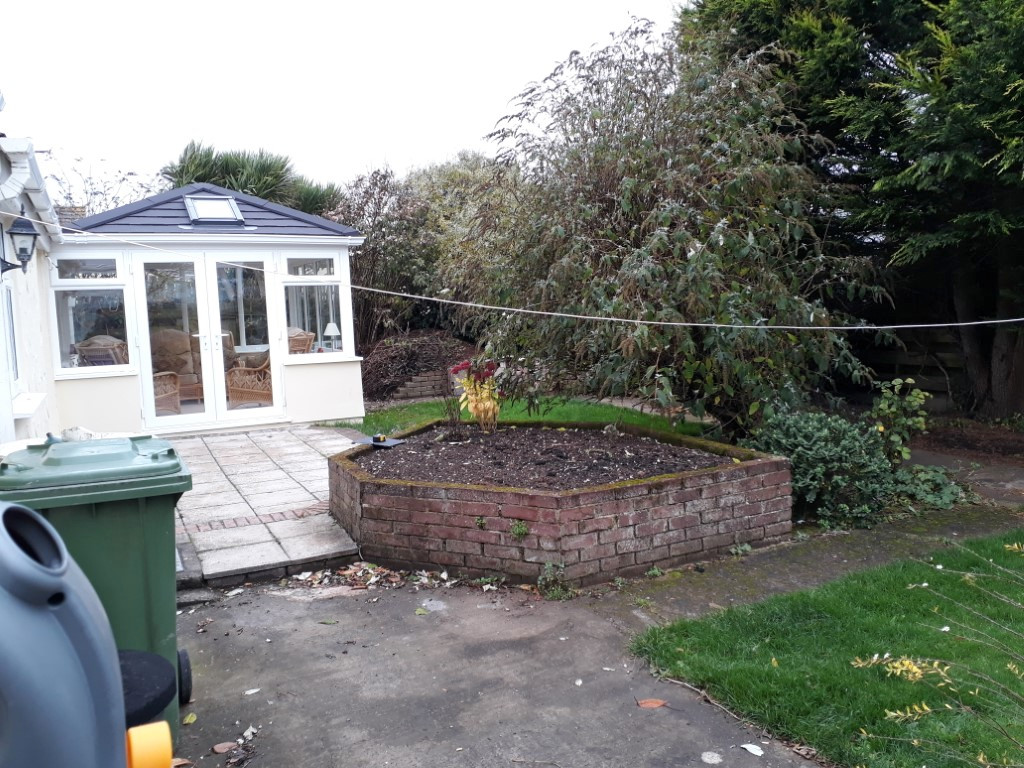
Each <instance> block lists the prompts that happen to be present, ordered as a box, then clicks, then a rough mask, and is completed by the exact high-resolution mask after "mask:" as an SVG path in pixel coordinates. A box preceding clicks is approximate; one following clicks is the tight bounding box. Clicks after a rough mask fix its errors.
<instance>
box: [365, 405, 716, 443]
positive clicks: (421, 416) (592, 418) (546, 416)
mask: <svg viewBox="0 0 1024 768" xmlns="http://www.w3.org/2000/svg"><path fill="white" fill-rule="evenodd" d="M440 418H444V406H442V405H441V401H440V400H430V401H427V402H421V403H411V404H408V405H396V406H393V407H391V408H386V409H384V410H381V411H375V412H373V413H368V414H366V416H365V417H364V418H363V421H362V424H361V425H358V427H359V429H360V430H362V431H363V432H364V433H366V434H368V435H374V434H380V433H383V434H385V435H389V434H392V433H394V432H399V431H401V430H403V429H408V428H409V427H414V426H416V425H417V424H422V423H423V422H425V421H430V420H431V419H440ZM502 421H569V422H597V423H599V424H635V425H637V426H641V427H647V428H648V429H662V430H666V431H668V432H672V431H675V432H677V433H679V434H683V435H700V434H701V432H702V431H703V428H702V427H701V425H700V424H690V423H685V422H680V423H679V424H677V425H676V427H675V429H673V427H672V422H671V421H670V420H669V419H666V418H665V417H663V416H656V415H654V414H652V413H641V412H640V411H636V410H633V409H632V408H618V407H616V406H614V405H608V404H606V403H591V402H585V401H583V400H568V401H564V400H562V401H559V400H554V399H552V400H548V401H546V402H545V407H544V409H542V411H541V412H540V413H532V414H531V413H527V412H526V406H525V405H523V404H522V403H506V404H505V405H504V406H502V409H501V417H500V418H499V419H498V426H499V427H500V426H501V422H502Z"/></svg>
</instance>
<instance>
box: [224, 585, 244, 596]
mask: <svg viewBox="0 0 1024 768" xmlns="http://www.w3.org/2000/svg"><path fill="white" fill-rule="evenodd" d="M243 592H245V590H244V589H242V588H241V587H238V588H237V589H232V590H231V591H230V592H225V593H224V597H234V596H235V595H240V594H242V593H243Z"/></svg>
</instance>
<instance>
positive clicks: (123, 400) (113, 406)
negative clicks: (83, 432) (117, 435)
mask: <svg viewBox="0 0 1024 768" xmlns="http://www.w3.org/2000/svg"><path fill="white" fill-rule="evenodd" d="M56 391H57V396H56V401H57V407H58V422H59V423H60V426H61V429H67V428H69V427H85V428H86V429H90V430H92V431H94V432H138V431H140V430H141V429H142V393H141V390H140V387H139V377H138V376H131V375H129V376H104V377H102V378H95V377H94V378H89V379H65V380H62V381H58V382H57V385H56Z"/></svg>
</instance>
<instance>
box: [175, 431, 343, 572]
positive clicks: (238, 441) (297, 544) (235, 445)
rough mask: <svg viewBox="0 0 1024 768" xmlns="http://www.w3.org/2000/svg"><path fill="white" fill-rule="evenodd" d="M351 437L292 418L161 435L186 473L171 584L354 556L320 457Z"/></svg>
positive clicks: (304, 566) (323, 458) (338, 449)
mask: <svg viewBox="0 0 1024 768" xmlns="http://www.w3.org/2000/svg"><path fill="white" fill-rule="evenodd" d="M359 436H360V433H359V432H356V431H355V430H338V429H330V428H326V427H315V426H310V425H298V426H291V427H282V428H275V429H259V430H252V431H248V432H233V433H227V434H225V433H215V434H202V435H187V436H181V437H169V438H168V439H169V440H170V441H171V443H172V444H173V445H174V447H175V449H176V450H177V451H178V453H179V455H180V456H181V458H182V459H183V460H184V462H185V463H186V464H187V466H188V468H189V470H191V472H192V490H191V491H188V492H187V493H185V495H184V496H182V497H181V500H180V501H179V502H178V507H177V511H176V520H175V542H176V545H177V549H178V555H179V559H180V566H179V572H178V584H179V587H184V586H198V585H199V584H200V583H201V582H205V583H206V584H208V585H210V586H227V585H230V584H234V583H242V582H244V581H249V580H251V579H256V578H264V579H265V578H273V577H275V576H284V575H286V574H288V573H297V572H299V571H303V570H316V569H317V568H320V567H323V566H324V565H327V564H334V563H340V562H344V561H345V560H347V559H350V558H352V557H353V556H355V555H356V553H357V548H356V545H355V544H354V543H353V541H352V539H351V538H349V536H348V534H347V533H346V532H345V530H344V529H343V528H342V527H341V526H340V525H338V524H337V523H336V522H335V521H334V518H332V517H331V516H330V514H329V512H328V495H329V492H328V483H327V457H328V456H332V455H334V454H336V453H339V452H341V451H343V450H345V449H346V448H349V447H351V446H352V439H353V438H355V437H359Z"/></svg>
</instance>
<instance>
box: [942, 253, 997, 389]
mask: <svg viewBox="0 0 1024 768" xmlns="http://www.w3.org/2000/svg"><path fill="white" fill-rule="evenodd" d="M951 276H952V278H953V285H952V288H953V308H954V310H955V312H956V319H957V322H961V323H969V322H971V321H973V320H977V319H978V288H979V285H980V281H979V280H978V276H977V274H976V273H975V270H974V269H973V268H972V266H971V264H970V263H966V264H965V263H961V264H960V265H959V266H958V267H957V269H956V270H955V271H954V272H953V274H952V275H951ZM958 330H959V332H960V347H961V349H962V350H963V353H964V366H965V368H966V369H967V381H968V383H969V384H970V386H971V394H972V395H973V397H974V403H973V405H974V407H976V408H984V407H986V406H987V404H988V402H989V398H990V395H991V391H992V386H991V384H992V379H991V367H990V365H989V360H990V357H989V353H990V351H991V350H990V349H989V344H988V337H989V336H990V332H989V331H988V329H987V328H986V327H985V326H968V327H966V328H959V329H958Z"/></svg>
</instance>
